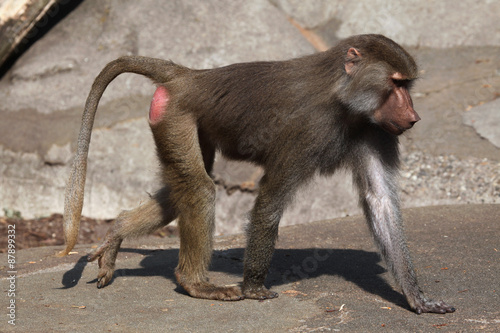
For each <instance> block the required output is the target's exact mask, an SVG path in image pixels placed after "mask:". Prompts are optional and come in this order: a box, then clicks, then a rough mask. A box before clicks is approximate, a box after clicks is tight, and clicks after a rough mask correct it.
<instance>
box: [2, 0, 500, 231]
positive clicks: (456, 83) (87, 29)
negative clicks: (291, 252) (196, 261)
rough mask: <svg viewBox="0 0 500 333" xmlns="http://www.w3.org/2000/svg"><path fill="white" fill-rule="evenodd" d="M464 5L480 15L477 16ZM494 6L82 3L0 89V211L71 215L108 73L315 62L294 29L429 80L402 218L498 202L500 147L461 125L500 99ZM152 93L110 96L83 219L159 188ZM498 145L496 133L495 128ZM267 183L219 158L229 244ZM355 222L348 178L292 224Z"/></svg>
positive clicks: (333, 181) (405, 181)
mask: <svg viewBox="0 0 500 333" xmlns="http://www.w3.org/2000/svg"><path fill="white" fill-rule="evenodd" d="M467 6H469V7H471V6H472V7H474V15H469V14H470V13H469V11H467V10H465V9H464V8H466V7H467ZM469 7H467V8H469ZM497 7H498V3H497V2H494V1H493V2H491V1H490V2H484V3H482V4H480V5H479V4H474V5H472V3H471V2H470V1H469V0H467V1H464V2H461V3H460V4H457V3H456V2H453V1H449V0H445V1H443V2H440V4H439V6H436V5H432V4H430V3H425V2H415V1H410V2H397V1H388V2H383V3H382V2H380V1H365V0H361V1H357V2H348V1H336V2H331V1H321V0H318V1H294V0H289V1H286V0H272V1H266V0H258V1H240V0H238V1H229V0H224V1H218V2H207V1H199V0H188V1H168V2H162V1H158V0H146V1H141V2H140V3H139V2H134V1H118V0H104V1H96V0H87V1H84V2H82V3H81V4H80V5H79V6H78V7H77V8H76V9H75V10H74V11H73V12H72V13H70V14H69V15H68V16H67V17H66V18H65V19H64V20H62V21H61V22H59V24H57V25H56V26H55V27H54V28H53V29H52V30H50V31H49V32H47V33H46V34H45V35H44V36H43V37H42V38H41V39H40V40H38V41H37V42H36V43H35V44H34V45H33V46H32V47H31V48H30V49H29V50H28V51H27V52H26V53H25V54H23V55H22V56H21V57H20V58H19V59H18V61H17V62H16V63H15V65H14V67H12V68H11V69H10V71H8V72H7V73H6V74H5V75H4V76H3V77H2V78H1V80H0V100H1V101H2V104H1V105H0V115H1V116H2V121H1V122H0V208H1V209H3V208H5V209H7V210H8V211H20V212H21V214H22V215H23V216H25V217H32V216H43V215H48V214H51V213H57V212H62V209H63V195H64V185H65V182H66V179H67V175H68V168H69V165H70V160H71V157H72V154H73V153H74V149H75V142H76V137H77V135H78V131H79V126H80V120H81V113H82V109H83V105H84V102H85V98H86V96H87V94H88V91H89V88H90V86H91V84H92V81H93V79H94V77H95V76H96V75H97V73H98V72H99V71H100V70H101V69H102V67H103V66H104V65H105V64H106V63H107V62H108V61H110V60H112V59H114V58H116V57H118V56H120V55H124V54H140V55H147V56H154V57H160V58H168V59H172V60H174V61H176V62H179V63H182V64H184V65H187V66H190V67H194V68H210V67H215V66H222V65H226V64H229V63H233V62H239V61H251V60H273V59H287V58H291V57H295V56H300V55H304V54H309V53H312V52H314V48H313V46H312V45H310V44H309V43H308V41H307V39H306V38H304V36H302V35H301V33H304V30H302V31H300V30H299V29H297V28H296V27H295V26H294V25H293V24H292V23H291V22H290V20H289V17H292V18H293V19H294V20H295V21H296V22H298V23H299V24H300V25H302V26H303V27H305V28H306V30H307V29H309V30H308V31H306V32H308V33H312V34H316V35H317V37H319V38H322V39H323V40H324V43H325V44H327V45H332V44H333V43H334V42H335V41H336V40H338V39H339V38H342V37H345V36H347V35H348V34H355V33H364V32H379V33H385V34H387V35H388V36H389V37H393V38H394V39H395V40H397V41H398V42H400V43H402V44H404V45H409V46H410V47H409V50H410V52H411V53H412V54H414V55H415V57H416V58H417V61H418V62H419V65H420V68H421V73H420V74H421V79H420V80H419V81H418V82H417V84H416V86H415V89H414V92H413V100H414V103H415V107H416V109H417V111H418V112H419V114H420V116H421V117H422V121H421V122H419V123H418V124H417V125H416V126H415V128H414V129H412V131H410V132H409V133H408V134H405V136H404V137H402V138H401V150H402V157H403V162H404V163H403V174H402V178H401V184H402V199H403V205H404V206H405V207H414V206H425V205H435V204H444V203H446V204H460V203H483V202H490V203H494V202H499V200H500V197H499V194H498V190H497V186H498V174H499V172H498V170H499V160H500V157H499V156H500V149H499V148H498V147H497V146H495V145H494V144H493V143H492V142H493V141H491V142H490V141H489V140H485V139H483V137H482V136H484V135H483V134H482V132H481V130H480V129H479V127H477V126H478V124H476V125H475V126H476V127H477V132H476V130H475V129H474V128H473V127H471V126H468V125H465V124H464V120H463V119H464V117H468V116H467V114H471V115H472V114H474V112H476V111H477V110H476V111H475V110H474V109H472V110H471V108H472V107H474V106H477V105H480V104H482V103H486V104H487V103H488V102H490V101H492V100H494V99H495V98H497V97H498V95H499V94H500V46H499V43H498V38H499V37H498V36H499V34H497V33H496V31H498V27H499V24H500V21H498V20H497V19H496V16H495V15H494V14H495V13H498V10H497ZM374 13H378V14H379V15H373V14H374ZM492 15H493V16H492ZM491 17H493V18H494V19H493V21H492V19H491ZM430 22H432V23H433V24H430ZM410 26H411V27H410ZM438 29H439V31H438ZM412 45H413V46H415V47H411V46H412ZM417 46H418V47H417ZM445 47H449V48H445ZM153 92H154V86H153V85H152V84H151V83H150V82H148V80H146V79H144V78H142V77H139V76H137V75H132V74H124V75H122V76H120V77H118V78H117V79H116V80H115V81H114V82H113V83H112V84H111V85H110V86H109V87H108V89H107V90H106V93H105V94H104V96H103V99H102V101H101V104H100V106H99V110H98V114H97V118H96V124H95V130H94V134H93V139H92V143H91V148H90V156H89V169H88V181H87V188H86V197H85V206H84V211H83V213H84V214H85V215H87V216H91V217H102V218H113V217H115V216H116V215H117V214H118V213H119V211H120V210H122V209H130V208H133V207H135V206H137V205H138V204H139V203H140V202H141V201H143V200H145V199H146V198H147V197H148V193H152V192H154V191H155V189H157V188H158V187H159V186H160V184H158V181H157V177H156V173H157V170H158V162H157V160H156V158H155V154H154V148H153V145H152V138H151V134H150V131H149V129H148V125H147V121H146V118H147V111H148V107H149V102H150V99H151V96H152V94H153ZM467 110H469V111H467ZM469 112H470V113H469ZM464 115H465V116H464ZM493 116H494V115H493ZM481 119H486V118H481ZM487 125H488V124H487V123H486V124H485V125H484V126H487ZM484 126H482V127H483V128H484ZM478 133H479V134H478ZM489 133H492V134H496V133H498V131H495V128H494V127H493V128H491V130H490V132H489ZM261 175H262V172H261V170H259V169H256V168H253V167H251V166H250V165H249V164H241V163H228V162H226V161H225V160H224V159H222V158H221V157H217V162H216V167H215V176H216V179H217V182H218V184H219V185H218V196H217V209H216V213H217V230H218V232H219V233H222V234H228V233H234V232H237V231H241V230H243V229H244V224H245V222H246V220H247V212H248V211H249V209H250V208H251V206H252V203H253V200H254V198H255V194H256V193H257V187H258V179H259V177H260V176H261ZM467 177H472V179H474V180H473V181H467V179H468V178H467ZM356 213H359V208H358V207H357V199H356V193H355V191H353V190H352V184H351V177H350V175H349V173H345V174H339V175H336V176H334V177H331V178H317V179H315V180H314V181H313V182H311V184H310V185H309V186H308V187H307V188H305V189H304V190H303V191H301V192H299V193H298V195H297V197H296V199H295V201H294V205H293V206H292V207H291V208H290V209H289V210H288V211H286V213H285V216H284V217H283V221H282V225H286V224H295V223H304V222H307V221H312V220H316V219H326V218H330V217H335V216H346V215H352V214H356Z"/></svg>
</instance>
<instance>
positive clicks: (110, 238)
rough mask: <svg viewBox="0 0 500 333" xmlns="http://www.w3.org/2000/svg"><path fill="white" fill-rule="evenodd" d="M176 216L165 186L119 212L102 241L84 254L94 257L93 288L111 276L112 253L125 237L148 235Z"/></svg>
mask: <svg viewBox="0 0 500 333" xmlns="http://www.w3.org/2000/svg"><path fill="white" fill-rule="evenodd" d="M176 217H177V215H176V213H175V210H174V208H173V206H172V203H171V202H170V190H169V189H168V187H164V188H163V189H161V190H160V191H158V193H156V194H155V195H154V196H153V197H151V198H150V199H149V200H148V201H146V202H145V203H144V204H142V205H140V206H139V207H137V208H135V209H133V210H129V211H123V212H121V213H120V215H119V216H118V217H117V218H116V221H115V222H114V224H113V226H112V227H111V228H110V229H109V230H108V233H107V234H106V238H105V239H104V242H103V243H102V244H101V245H100V246H99V247H98V248H97V249H96V251H94V252H93V253H92V254H90V255H89V257H88V260H89V261H94V260H96V259H98V263H99V273H98V276H97V280H98V281H97V288H102V287H104V286H106V285H107V284H108V283H109V282H110V281H111V279H112V278H113V272H114V270H115V261H116V256H117V254H118V250H119V249H120V245H121V243H122V241H123V240H124V239H125V238H127V237H139V236H143V235H147V234H151V233H153V232H155V231H156V230H157V229H158V228H161V227H163V226H165V225H167V224H168V223H170V222H172V221H173V220H174V219H175V218H176Z"/></svg>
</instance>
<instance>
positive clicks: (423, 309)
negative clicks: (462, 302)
mask: <svg viewBox="0 0 500 333" xmlns="http://www.w3.org/2000/svg"><path fill="white" fill-rule="evenodd" d="M414 310H415V312H416V313H418V314H421V313H452V312H455V308H454V307H453V306H450V305H448V304H446V303H445V302H443V301H433V300H428V299H425V300H423V301H421V302H419V304H417V305H416V307H415V309H414Z"/></svg>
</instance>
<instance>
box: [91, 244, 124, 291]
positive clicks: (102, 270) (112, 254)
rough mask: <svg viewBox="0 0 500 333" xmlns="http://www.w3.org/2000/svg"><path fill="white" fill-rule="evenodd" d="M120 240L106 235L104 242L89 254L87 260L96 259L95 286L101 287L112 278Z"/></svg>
mask: <svg viewBox="0 0 500 333" xmlns="http://www.w3.org/2000/svg"><path fill="white" fill-rule="evenodd" d="M120 244H121V241H119V240H113V239H111V238H110V237H106V239H105V240H104V242H103V243H102V244H101V246H99V247H98V248H97V249H96V250H95V252H94V253H91V254H89V256H88V261H94V260H96V259H98V261H97V262H98V263H99V273H98V275H97V288H103V287H104V286H106V285H107V284H108V283H109V282H111V279H112V278H113V273H114V271H115V261H116V256H117V254H118V250H119V248H120Z"/></svg>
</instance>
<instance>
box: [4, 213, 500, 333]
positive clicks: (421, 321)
mask: <svg viewBox="0 0 500 333" xmlns="http://www.w3.org/2000/svg"><path fill="white" fill-rule="evenodd" d="M404 217H405V220H406V225H407V233H408V238H409V245H410V248H411V251H412V254H413V258H414V263H415V267H416V269H417V274H418V277H419V281H420V284H421V287H422V288H423V289H424V291H425V293H426V294H427V295H428V296H429V297H432V298H436V299H442V300H445V301H446V302H448V303H449V304H452V305H453V306H455V307H456V309H457V310H456V312H455V313H452V314H446V315H439V314H422V315H417V314H415V313H414V312H411V311H410V310H409V309H408V306H407V304H406V302H405V299H404V298H403V296H402V294H401V293H400V292H399V291H398V290H397V288H396V289H393V288H394V286H395V283H394V282H393V280H392V278H391V277H390V274H389V273H388V272H386V269H385V265H384V264H383V263H382V262H381V261H380V257H379V255H378V252H377V250H376V248H375V246H374V245H373V241H372V239H371V236H370V235H369V232H368V228H367V226H366V224H365V222H364V219H363V218H362V217H359V216H356V217H346V218H340V219H336V220H329V221H321V222H314V223H310V224H301V225H295V226H289V227H283V228H281V229H280V234H279V241H278V245H277V249H276V252H275V256H274V259H273V263H272V268H271V271H270V274H269V276H268V279H267V285H268V286H269V287H270V288H272V289H274V290H275V291H277V292H279V297H278V298H277V299H273V300H266V301H263V302H259V301H255V300H243V301H239V302H217V301H210V300H200V299H194V298H191V297H190V296H188V295H187V294H186V293H185V292H184V291H183V290H182V289H181V288H180V287H178V286H177V284H176V283H175V278H174V275H173V271H174V268H175V266H176V264H177V256H178V249H179V242H178V239H175V238H173V239H167V240H164V239H163V240H158V239H157V238H143V239H141V240H136V241H133V242H127V243H126V244H124V245H123V247H122V251H121V252H120V254H119V256H118V261H117V270H116V272H115V276H114V280H113V281H112V283H111V284H110V285H108V286H107V287H105V288H104V289H97V288H96V276H97V271H98V267H97V264H96V263H87V262H86V256H85V255H86V254H87V253H88V252H89V251H91V246H83V245H80V246H78V247H77V248H76V250H75V251H76V253H75V254H72V255H70V256H68V257H65V258H63V259H61V258H55V257H54V253H56V251H58V250H61V249H62V247H46V248H33V249H29V250H22V251H19V252H18V253H16V255H15V256H16V260H15V261H16V262H15V267H13V269H15V270H17V272H18V273H17V279H16V280H15V284H14V285H12V286H11V287H10V288H12V290H15V297H12V298H7V297H2V301H1V304H2V306H1V307H0V308H1V309H2V310H1V311H2V312H3V315H2V321H3V322H2V326H1V327H2V329H1V331H2V332H5V331H19V332H28V331H29V332H337V331H341V332H437V331H439V332H498V331H500V295H499V291H500V284H499V281H500V280H499V279H498V277H499V276H500V265H499V264H500V247H499V245H500V243H499V242H498V228H499V226H498V221H499V218H500V205H457V206H438V207H427V208H414V209H409V210H406V211H405V212H404ZM244 244H245V240H244V237H243V235H234V236H223V237H218V238H217V240H216V245H215V248H216V251H215V252H214V256H213V263H212V267H211V271H212V272H211V275H210V276H211V279H212V280H213V281H215V282H217V283H219V284H233V283H238V282H240V281H241V279H242V264H243V263H242V260H243V247H244ZM0 262H1V263H2V265H5V264H4V263H7V255H6V254H1V255H0ZM6 270H8V268H6V267H5V266H3V267H2V276H5V275H6ZM8 288H9V285H8V283H6V279H5V278H3V279H2V289H3V290H7V289H8ZM6 299H15V304H16V308H15V316H16V320H15V323H16V326H12V325H9V324H7V316H6V314H7V311H8V309H7V300H6Z"/></svg>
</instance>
